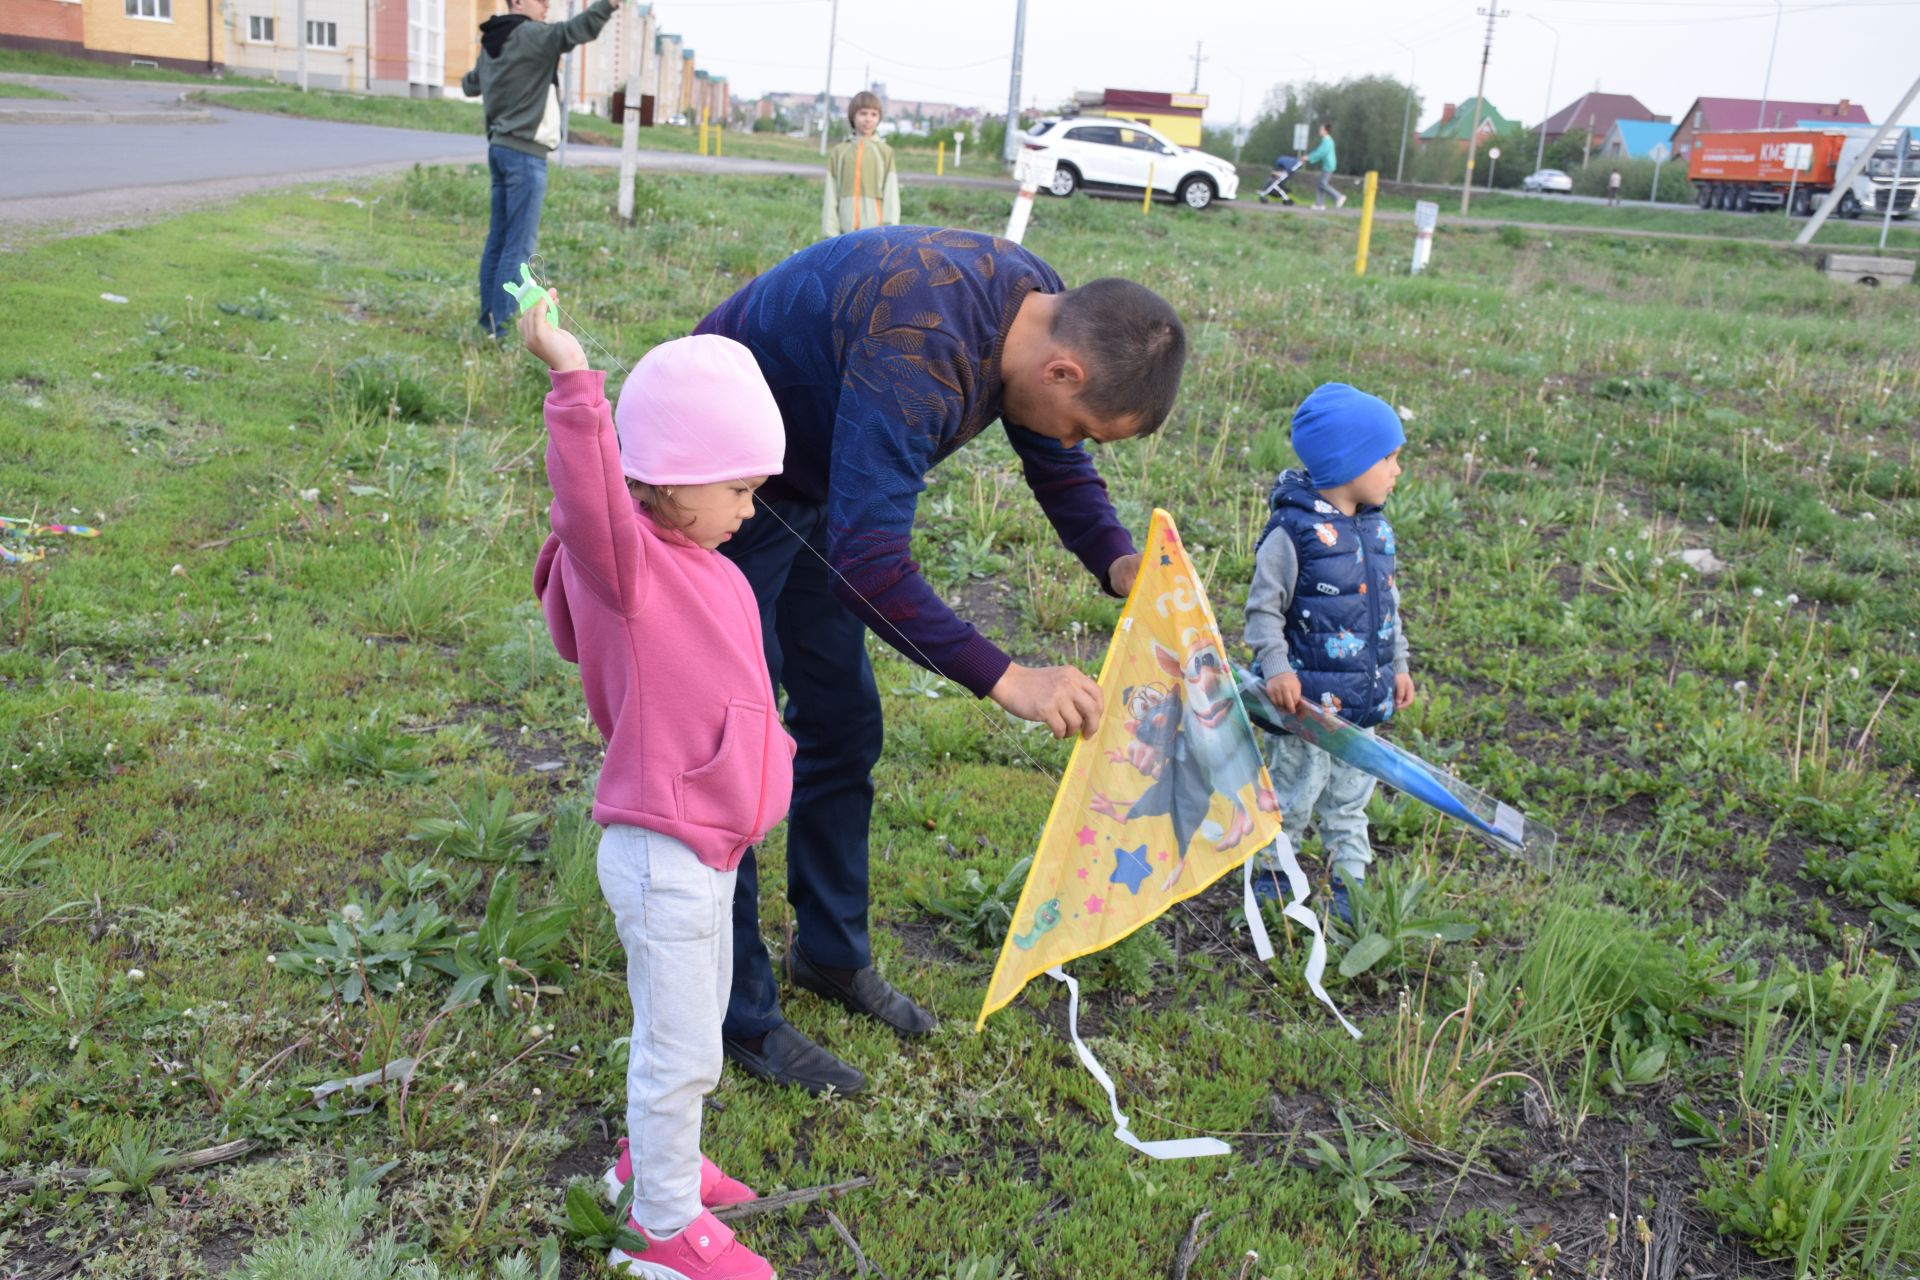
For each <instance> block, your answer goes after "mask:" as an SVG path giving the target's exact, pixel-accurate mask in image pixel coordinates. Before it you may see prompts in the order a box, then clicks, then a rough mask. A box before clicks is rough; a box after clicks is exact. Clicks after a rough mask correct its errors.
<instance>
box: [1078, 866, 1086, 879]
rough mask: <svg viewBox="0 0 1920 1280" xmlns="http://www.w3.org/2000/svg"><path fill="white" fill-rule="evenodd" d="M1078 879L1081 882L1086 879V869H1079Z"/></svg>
mask: <svg viewBox="0 0 1920 1280" xmlns="http://www.w3.org/2000/svg"><path fill="white" fill-rule="evenodd" d="M1080 878H1081V879H1082V880H1085V879H1086V878H1087V869H1086V868H1085V867H1082V868H1080Z"/></svg>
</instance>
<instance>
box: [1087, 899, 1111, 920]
mask: <svg viewBox="0 0 1920 1280" xmlns="http://www.w3.org/2000/svg"><path fill="white" fill-rule="evenodd" d="M1106 905H1107V900H1106V899H1105V898H1097V897H1093V896H1089V897H1088V898H1087V914H1088V915H1090V916H1097V915H1099V914H1100V909H1101V908H1102V907H1104V906H1106Z"/></svg>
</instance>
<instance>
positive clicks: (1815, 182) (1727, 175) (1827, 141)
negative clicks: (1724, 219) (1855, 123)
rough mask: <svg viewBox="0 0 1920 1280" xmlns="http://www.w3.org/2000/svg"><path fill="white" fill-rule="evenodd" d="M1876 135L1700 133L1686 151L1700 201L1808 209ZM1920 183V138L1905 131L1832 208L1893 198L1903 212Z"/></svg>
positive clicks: (1882, 203)
mask: <svg viewBox="0 0 1920 1280" xmlns="http://www.w3.org/2000/svg"><path fill="white" fill-rule="evenodd" d="M1871 141H1872V134H1871V132H1869V131H1864V130H1860V129H1754V130H1748V131H1744V132H1739V133H1703V134H1700V135H1698V136H1697V137H1696V138H1695V139H1694V144H1693V149H1692V150H1691V151H1689V152H1688V153H1687V177H1688V178H1690V179H1692V181H1693V189H1694V194H1695V196H1696V198H1697V199H1698V200H1699V202H1700V207H1701V208H1702V209H1734V210H1747V209H1778V208H1781V207H1782V206H1784V205H1786V204H1787V203H1788V202H1789V201H1791V203H1792V206H1793V209H1792V211H1793V212H1794V213H1796V214H1802V215H1804V214H1809V213H1812V212H1813V210H1814V208H1815V207H1816V205H1817V203H1818V202H1819V201H1820V200H1823V199H1825V198H1826V195H1827V193H1828V192H1830V191H1832V190H1833V184H1834V179H1835V178H1837V177H1839V176H1840V171H1841V170H1843V169H1845V168H1847V166H1848V165H1849V164H1850V163H1851V162H1852V160H1853V159H1854V157H1856V156H1857V155H1858V154H1859V153H1860V151H1861V150H1862V149H1863V148H1865V147H1866V145H1867V144H1868V143H1869V142H1871ZM1903 149H1904V150H1906V151H1907V152H1908V154H1907V156H1906V161H1905V164H1904V165H1900V164H1897V163H1896V159H1897V158H1898V153H1899V152H1900V151H1901V150H1903ZM1881 152H1884V153H1885V155H1884V156H1883V155H1881V154H1880V153H1881ZM1896 174H1898V175H1899V176H1898V177H1896ZM1917 191H1920V142H1911V141H1908V139H1907V135H1906V133H1905V132H1904V131H1902V132H1900V133H1896V134H1895V135H1894V137H1893V139H1892V140H1891V141H1889V142H1887V143H1885V144H1883V145H1882V146H1881V148H1880V151H1879V152H1876V153H1875V155H1874V159H1873V161H1872V162H1871V163H1869V164H1868V166H1867V168H1866V171H1865V172H1863V173H1862V174H1861V175H1860V176H1859V177H1858V178H1856V179H1855V180H1854V181H1853V183H1852V185H1851V187H1850V188H1849V189H1848V190H1847V191H1843V192H1841V193H1840V203H1839V204H1838V205H1837V206H1836V207H1835V208H1834V212H1835V213H1837V214H1839V215H1840V216H1841V217H1843V218H1856V217H1859V216H1860V214H1861V213H1863V212H1871V213H1876V214H1878V213H1884V212H1886V207H1887V206H1886V202H1887V201H1888V200H1892V201H1893V202H1894V215H1895V216H1896V217H1902V216H1905V215H1906V214H1907V213H1908V212H1910V211H1911V210H1912V208H1913V202H1914V196H1915V193H1916V192H1917Z"/></svg>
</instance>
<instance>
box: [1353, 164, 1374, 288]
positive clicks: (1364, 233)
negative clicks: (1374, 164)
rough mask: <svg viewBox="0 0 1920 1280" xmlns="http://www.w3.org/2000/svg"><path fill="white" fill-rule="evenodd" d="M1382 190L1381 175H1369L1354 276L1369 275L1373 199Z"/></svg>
mask: <svg viewBox="0 0 1920 1280" xmlns="http://www.w3.org/2000/svg"><path fill="white" fill-rule="evenodd" d="M1379 189H1380V175H1379V174H1378V173H1374V172H1369V173H1368V174H1367V186H1366V194H1365V195H1363V196H1362V197H1361V199H1360V249H1359V252H1358V253H1356V254H1355V255H1354V259H1353V274H1355V275H1357V276H1363V275H1365V274H1367V246H1368V245H1370V244H1371V243H1372V242H1373V197H1374V193H1375V192H1377V191H1378V190H1379Z"/></svg>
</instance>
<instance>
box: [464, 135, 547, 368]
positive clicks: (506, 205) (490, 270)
mask: <svg viewBox="0 0 1920 1280" xmlns="http://www.w3.org/2000/svg"><path fill="white" fill-rule="evenodd" d="M487 170H488V172H490V173H491V174H492V175H493V208H492V212H491V214H490V215H489V217H488V220H487V247H486V248H485V249H483V250H482V251H481V253H480V327H481V328H483V329H485V330H486V331H487V332H488V333H490V334H492V335H493V336H494V337H496V338H498V337H501V336H502V335H503V334H505V333H506V332H507V331H508V330H509V329H511V328H512V327H513V321H514V317H515V315H516V314H517V311H516V308H515V307H514V302H513V298H512V297H511V296H509V295H508V293H507V291H506V290H505V289H502V288H501V287H500V286H501V285H502V284H504V283H505V282H507V281H509V280H514V281H518V280H519V279H520V264H521V263H523V262H527V261H529V260H530V259H532V257H533V246H534V241H535V240H536V239H537V238H538V237H539V234H540V206H541V205H542V204H544V203H545V202H546V199H547V159H546V157H545V156H531V155H528V154H527V153H526V152H524V151H515V150H514V149H513V148H511V147H503V146H499V145H497V144H490V145H489V146H488V147H487Z"/></svg>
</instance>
